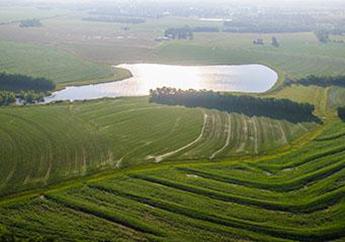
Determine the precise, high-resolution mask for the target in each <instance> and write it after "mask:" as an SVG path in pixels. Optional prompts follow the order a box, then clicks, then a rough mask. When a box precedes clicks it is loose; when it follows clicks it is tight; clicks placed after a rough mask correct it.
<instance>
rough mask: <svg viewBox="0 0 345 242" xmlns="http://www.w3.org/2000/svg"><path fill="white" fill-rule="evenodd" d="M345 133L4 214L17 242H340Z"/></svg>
mask: <svg viewBox="0 0 345 242" xmlns="http://www.w3.org/2000/svg"><path fill="white" fill-rule="evenodd" d="M343 129H344V124H342V123H339V122H338V123H336V125H335V126H333V127H332V128H330V129H327V130H325V131H324V133H322V134H321V135H320V136H319V138H317V139H315V140H314V141H312V142H311V143H309V144H308V145H306V146H305V147H304V148H302V149H301V150H298V151H296V152H292V153H290V154H288V155H285V156H282V157H280V158H274V159H264V160H260V161H259V160H257V161H255V160H250V161H249V160H247V161H245V160H243V161H241V162H234V161H233V162H221V163H213V162H202V164H201V163H199V162H197V163H194V164H188V165H186V164H175V165H174V164H173V163H170V164H169V165H164V164H162V165H161V166H159V167H157V166H156V167H151V168H141V169H134V170H130V171H124V172H116V173H114V174H112V175H108V176H104V177H98V178H94V179H90V180H88V181H84V182H74V183H73V185H69V187H63V186H61V187H58V188H55V189H53V190H51V191H47V192H40V193H39V194H31V196H29V197H25V198H21V199H24V200H20V199H19V198H18V199H17V200H14V201H15V202H14V201H13V200H12V201H9V202H7V203H6V202H5V203H3V204H2V206H1V215H0V218H1V221H2V224H3V225H4V226H7V229H6V230H5V231H7V232H6V233H7V235H8V236H10V235H11V234H15V235H16V236H18V238H21V236H23V237H25V238H41V239H48V238H49V239H53V238H54V237H55V238H57V236H58V237H61V236H62V237H63V238H66V240H75V239H77V240H111V238H112V236H114V234H116V236H117V238H119V239H120V238H122V239H124V240H126V239H131V240H132V239H135V240H143V241H145V240H172V239H173V240H176V239H177V240H179V239H183V240H185V239H193V240H194V239H200V240H205V238H207V239H208V240H212V241H216V240H224V241H234V240H260V241H282V240H287V241H289V240H300V241H309V240H310V239H312V240H314V241H324V240H339V241H341V240H342V239H343V238H344V236H345V234H344V226H345V224H344V221H343V216H344V199H343V194H344V189H343V188H344V182H343V181H344V163H343V161H342V160H343V157H344V147H343V145H341V143H342V142H343V141H344V136H343V135H342V136H340V137H339V136H336V135H335V134H337V133H338V132H342V130H343ZM42 211H44V213H42ZM142 218H144V220H143V219H142ZM86 221H87V223H86ZM14 224H15V225H16V226H14ZM41 224H44V225H45V226H44V227H42V226H41ZM296 224H298V227H296ZM89 226H92V227H93V229H92V232H91V234H88V236H85V233H86V231H88V232H87V233H89V229H88V228H89ZM6 233H5V234H6Z"/></svg>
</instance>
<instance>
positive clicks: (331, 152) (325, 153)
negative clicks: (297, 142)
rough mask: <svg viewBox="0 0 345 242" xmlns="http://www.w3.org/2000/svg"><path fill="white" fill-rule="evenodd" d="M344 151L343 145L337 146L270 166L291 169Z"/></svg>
mask: <svg viewBox="0 0 345 242" xmlns="http://www.w3.org/2000/svg"><path fill="white" fill-rule="evenodd" d="M344 151H345V146H338V147H336V148H333V149H329V150H327V151H323V152H320V153H316V154H313V155H311V156H309V157H306V158H304V159H302V160H300V161H298V162H290V163H288V164H284V165H280V164H279V165H278V164H272V165H270V167H272V168H275V169H279V170H284V169H292V168H296V167H298V166H301V165H304V164H306V163H309V162H311V161H314V160H317V159H320V158H324V157H326V156H331V155H335V154H339V153H341V152H344ZM258 166H259V165H258Z"/></svg>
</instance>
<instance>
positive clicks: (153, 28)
mask: <svg viewBox="0 0 345 242" xmlns="http://www.w3.org/2000/svg"><path fill="white" fill-rule="evenodd" d="M82 17H83V15H80V14H73V13H71V14H69V15H67V16H61V17H57V18H52V19H47V20H43V24H44V26H43V27H42V28H37V29H21V28H18V27H17V26H16V25H5V26H0V39H2V40H6V41H20V42H26V43H31V44H35V45H45V44H46V43H50V44H54V47H56V48H57V49H60V50H62V51H68V52H71V53H73V54H74V55H76V56H78V58H81V59H84V60H88V61H94V62H96V63H103V64H106V65H114V64H122V63H141V62H151V63H169V64H178V65H194V64H197V65H209V64H248V63H249V64H253V63H261V64H266V65H268V66H270V67H272V68H274V69H276V70H279V71H281V72H282V73H286V74H287V75H288V76H289V77H290V78H300V77H305V76H306V75H310V74H314V75H337V74H344V73H345V71H344V68H343V66H344V64H345V44H341V43H332V42H330V43H327V44H321V43H319V42H318V40H317V38H316V37H315V35H314V34H313V33H284V34H279V33H278V34H275V33H272V34H236V33H223V32H220V33H195V35H194V39H193V40H191V41H169V42H163V43H158V42H155V41H154V39H155V38H156V37H157V36H160V35H162V33H163V32H164V29H166V28H168V27H179V26H184V25H185V24H188V25H190V26H204V25H205V26H218V27H221V24H220V23H208V22H206V23H205V22H201V21H197V20H196V19H190V18H174V17H169V18H162V19H159V20H154V19H150V20H148V21H147V22H146V23H144V24H139V25H133V26H132V25H131V26H130V29H129V30H128V31H124V30H123V29H122V27H123V26H124V25H123V24H117V23H102V22H88V21H82V20H81V18H82ZM272 36H275V37H277V39H278V40H279V43H280V47H279V48H276V47H273V46H271V45H270V41H271V38H272ZM257 38H263V39H264V41H265V43H266V44H265V45H264V46H255V45H253V44H252V42H253V40H254V39H257ZM103 74H104V73H103ZM103 74H99V73H98V75H100V76H102V75H103ZM84 75H85V76H83V77H79V78H87V79H93V78H95V76H92V75H90V73H89V75H88V74H87V73H85V74H84ZM97 77H99V76H97ZM76 79H78V78H76Z"/></svg>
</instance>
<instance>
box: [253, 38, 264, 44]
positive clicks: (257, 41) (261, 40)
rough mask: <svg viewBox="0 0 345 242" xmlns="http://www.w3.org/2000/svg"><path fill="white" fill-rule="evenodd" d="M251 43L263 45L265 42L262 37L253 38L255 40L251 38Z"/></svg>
mask: <svg viewBox="0 0 345 242" xmlns="http://www.w3.org/2000/svg"><path fill="white" fill-rule="evenodd" d="M253 44H254V45H264V44H265V42H264V40H263V39H255V40H253Z"/></svg>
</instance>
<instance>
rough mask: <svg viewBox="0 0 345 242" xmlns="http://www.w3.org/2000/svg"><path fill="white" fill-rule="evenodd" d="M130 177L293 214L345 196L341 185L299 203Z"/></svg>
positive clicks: (135, 176)
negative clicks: (339, 187)
mask: <svg viewBox="0 0 345 242" xmlns="http://www.w3.org/2000/svg"><path fill="white" fill-rule="evenodd" d="M131 177H132V178H135V179H141V180H144V181H148V182H151V183H156V184H160V185H163V186H167V187H170V188H175V189H178V190H182V191H185V192H190V193H194V194H198V195H201V196H206V197H208V198H212V199H215V200H219V201H224V202H232V203H237V204H241V205H245V206H255V207H259V208H264V209H268V210H274V211H283V212H291V213H295V214H303V213H312V212H316V211H320V210H323V209H325V208H328V207H329V206H331V205H334V204H335V203H337V202H338V201H339V200H341V199H342V198H343V196H345V187H342V188H341V189H338V190H335V191H332V192H330V193H327V194H325V195H322V196H320V197H318V198H314V199H312V200H309V201H308V202H305V203H300V204H297V203H295V204H293V203H281V202H274V201H265V200H259V199H253V198H248V197H243V196H237V195H229V194H225V193H223V192H216V191H212V190H210V189H205V188H199V187H196V186H191V185H186V184H182V183H177V182H172V181H168V180H163V179H159V178H156V177H148V176H143V175H131Z"/></svg>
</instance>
